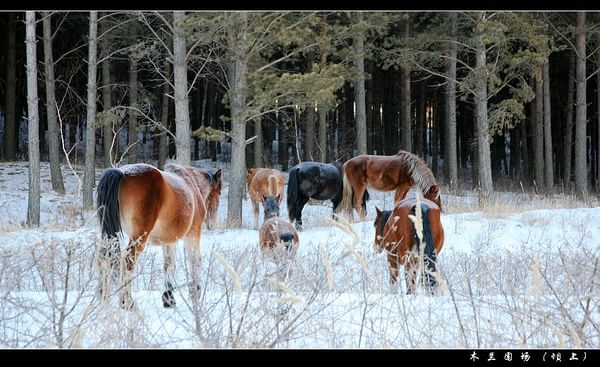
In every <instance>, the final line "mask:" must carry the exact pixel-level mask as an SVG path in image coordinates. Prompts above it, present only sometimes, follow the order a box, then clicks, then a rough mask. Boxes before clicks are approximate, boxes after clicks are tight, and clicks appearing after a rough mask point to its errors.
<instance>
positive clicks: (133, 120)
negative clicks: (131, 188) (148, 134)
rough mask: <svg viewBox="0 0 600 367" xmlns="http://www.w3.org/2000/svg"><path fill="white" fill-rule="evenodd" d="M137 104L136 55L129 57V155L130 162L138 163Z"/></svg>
mask: <svg viewBox="0 0 600 367" xmlns="http://www.w3.org/2000/svg"><path fill="white" fill-rule="evenodd" d="M137 104H138V60H137V58H136V56H135V55H129V106H130V107H132V108H131V109H130V110H129V130H128V140H129V143H128V144H129V146H130V149H129V154H128V156H129V157H128V162H129V163H136V162H137V160H138V151H139V144H138V141H137V140H138V137H137V130H138V127H137V117H138V114H137V111H136V109H137Z"/></svg>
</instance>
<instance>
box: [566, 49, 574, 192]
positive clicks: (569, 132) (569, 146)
mask: <svg viewBox="0 0 600 367" xmlns="http://www.w3.org/2000/svg"><path fill="white" fill-rule="evenodd" d="M568 83H569V86H568V88H567V106H566V107H565V109H566V121H565V140H564V157H565V162H564V164H563V182H564V186H565V188H569V186H571V162H572V160H573V155H572V154H573V94H574V89H575V52H570V56H569V76H568Z"/></svg>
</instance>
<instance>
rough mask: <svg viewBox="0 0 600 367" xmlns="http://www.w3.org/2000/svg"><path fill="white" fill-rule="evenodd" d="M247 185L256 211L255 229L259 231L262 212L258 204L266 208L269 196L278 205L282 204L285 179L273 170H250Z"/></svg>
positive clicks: (281, 174) (247, 175)
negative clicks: (260, 212) (259, 215)
mask: <svg viewBox="0 0 600 367" xmlns="http://www.w3.org/2000/svg"><path fill="white" fill-rule="evenodd" d="M246 184H247V185H248V192H249V193H250V200H251V201H252V209H253V211H254V228H256V229H258V214H259V211H260V209H259V206H258V204H259V203H262V204H263V206H264V205H265V202H264V198H265V197H268V196H273V197H274V198H275V200H276V202H277V205H279V204H281V199H283V189H284V187H285V177H283V173H281V172H279V171H278V170H276V169H272V168H248V172H247V174H246Z"/></svg>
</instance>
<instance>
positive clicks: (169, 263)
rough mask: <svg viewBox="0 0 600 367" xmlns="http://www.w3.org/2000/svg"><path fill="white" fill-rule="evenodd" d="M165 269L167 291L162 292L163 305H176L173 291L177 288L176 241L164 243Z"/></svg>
mask: <svg viewBox="0 0 600 367" xmlns="http://www.w3.org/2000/svg"><path fill="white" fill-rule="evenodd" d="M162 248H163V270H164V273H165V291H164V292H163V294H162V301H163V307H165V308H170V307H175V306H176V302H175V297H174V296H173V291H174V290H175V288H174V287H173V284H174V283H175V271H176V262H175V261H176V256H175V255H176V251H175V250H176V249H175V243H172V244H168V245H163V247H162Z"/></svg>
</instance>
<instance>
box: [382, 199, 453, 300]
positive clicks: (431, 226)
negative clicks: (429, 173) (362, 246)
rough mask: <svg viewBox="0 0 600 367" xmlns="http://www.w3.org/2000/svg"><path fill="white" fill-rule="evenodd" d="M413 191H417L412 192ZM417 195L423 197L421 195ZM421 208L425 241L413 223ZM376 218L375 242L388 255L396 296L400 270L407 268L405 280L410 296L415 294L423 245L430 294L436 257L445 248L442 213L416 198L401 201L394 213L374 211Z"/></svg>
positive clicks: (434, 206) (436, 206)
mask: <svg viewBox="0 0 600 367" xmlns="http://www.w3.org/2000/svg"><path fill="white" fill-rule="evenodd" d="M411 191H414V190H411ZM417 195H420V193H418V194H417ZM418 206H420V208H421V218H422V236H421V238H422V241H421V239H419V234H418V233H417V229H416V227H417V225H416V224H415V223H414V222H413V220H412V219H411V218H410V217H409V216H412V217H413V219H414V218H415V217H417V218H418V215H416V211H417V210H418ZM375 210H376V211H377V216H376V218H375V224H374V225H375V242H374V247H375V250H376V251H377V252H381V251H383V250H384V249H385V250H386V251H387V260H388V263H389V265H390V283H391V289H392V292H393V293H396V292H397V291H398V288H397V285H396V283H397V280H398V268H399V266H400V265H404V267H405V269H404V277H405V280H406V292H407V293H408V294H411V293H414V292H415V291H416V278H417V270H418V268H419V261H418V254H419V253H420V252H421V251H420V250H421V249H420V245H419V244H421V243H424V244H425V248H424V249H423V254H424V259H423V263H424V265H425V267H426V268H427V271H425V275H424V280H425V283H426V284H427V285H428V287H429V289H430V290H433V288H434V287H435V286H436V280H435V277H434V276H433V275H432V273H433V272H435V271H436V264H435V263H436V259H437V254H439V253H440V251H442V247H443V245H444V228H443V227H442V222H441V220H440V215H441V210H440V208H439V206H438V205H437V204H436V203H434V202H433V201H431V200H428V199H419V198H417V197H416V196H412V197H408V198H405V199H404V200H402V201H400V202H399V203H398V204H397V205H396V206H395V207H394V210H384V211H381V210H379V208H377V207H375Z"/></svg>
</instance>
